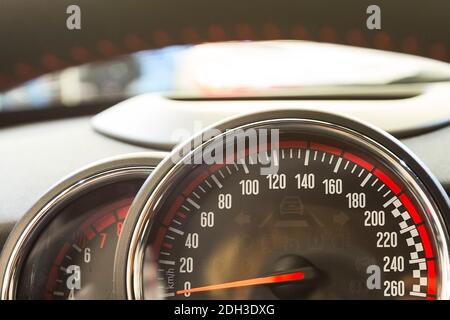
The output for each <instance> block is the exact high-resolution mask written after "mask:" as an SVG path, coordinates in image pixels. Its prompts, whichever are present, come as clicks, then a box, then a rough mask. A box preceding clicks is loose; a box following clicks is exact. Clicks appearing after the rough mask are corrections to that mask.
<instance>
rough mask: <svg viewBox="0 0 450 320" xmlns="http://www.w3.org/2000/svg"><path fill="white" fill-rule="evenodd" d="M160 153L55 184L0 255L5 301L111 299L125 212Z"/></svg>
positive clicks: (109, 163) (114, 162) (127, 159)
mask: <svg viewBox="0 0 450 320" xmlns="http://www.w3.org/2000/svg"><path fill="white" fill-rule="evenodd" d="M161 158H162V155H161V154H158V153H141V154H132V155H127V156H120V157H116V158H114V159H108V160H106V161H103V162H101V163H97V164H95V165H93V166H90V167H88V168H86V169H84V170H81V171H80V172H78V173H76V174H74V175H73V176H71V177H69V178H67V179H65V180H64V181H63V182H61V183H59V184H58V185H56V186H55V187H54V188H53V189H52V190H51V191H49V192H48V193H47V194H46V195H45V196H43V197H42V199H41V200H40V201H39V202H38V203H37V204H36V205H35V206H34V207H33V208H32V209H31V210H30V211H29V212H28V213H27V215H26V216H25V217H24V218H23V219H22V220H21V221H20V222H19V224H18V225H17V226H16V227H15V229H14V230H13V232H12V234H11V236H10V238H9V239H8V242H7V244H6V245H5V248H4V250H3V252H2V260H1V264H0V267H1V273H0V274H2V275H3V278H2V279H1V286H0V288H1V290H2V291H1V295H2V299H48V300H56V299H69V300H75V299H110V298H112V296H113V292H112V289H113V270H114V255H115V253H116V246H117V241H118V239H119V235H120V233H121V230H122V225H123V221H124V219H125V217H126V216H127V214H128V209H129V208H130V205H131V203H132V201H133V199H134V197H135V196H136V194H137V193H138V191H139V189H140V187H141V186H142V184H143V182H144V181H145V179H146V178H147V177H148V175H149V174H150V173H151V171H152V170H153V168H154V167H155V166H156V165H157V164H158V162H159V161H160V160H161Z"/></svg>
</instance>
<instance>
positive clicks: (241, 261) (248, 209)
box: [116, 111, 449, 299]
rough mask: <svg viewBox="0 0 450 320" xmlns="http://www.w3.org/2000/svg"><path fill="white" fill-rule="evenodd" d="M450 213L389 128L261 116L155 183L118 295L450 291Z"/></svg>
mask: <svg viewBox="0 0 450 320" xmlns="http://www.w3.org/2000/svg"><path fill="white" fill-rule="evenodd" d="M448 215H449V204H448V198H447V196H446V195H445V193H444V192H443V191H442V190H441V188H440V187H439V186H438V185H437V183H436V182H435V181H434V179H433V178H431V176H430V175H429V173H428V172H427V171H426V170H425V169H424V167H423V165H421V164H420V163H418V162H417V161H416V160H415V159H414V157H413V156H412V155H411V154H410V153H409V152H408V151H406V150H405V149H404V148H403V147H402V146H401V145H400V144H399V143H398V142H396V141H395V140H394V139H393V138H391V137H390V136H388V135H386V134H384V133H381V132H380V131H378V130H376V129H373V128H371V127H369V126H367V125H364V124H360V123H358V122H355V121H352V120H349V119H346V118H341V117H338V116H334V115H329V114H323V113H316V112H308V111H275V112H264V113H260V114H254V115H248V116H244V117H240V118H236V119H234V120H231V121H227V122H224V123H221V124H220V125H218V126H217V130H215V129H214V128H210V129H208V130H206V131H205V132H203V133H202V134H201V135H200V136H197V137H196V138H194V139H193V140H192V141H190V142H189V143H187V144H185V145H184V146H181V147H179V148H178V149H176V150H175V151H174V152H173V153H172V157H170V158H169V159H167V160H165V161H164V163H163V164H161V166H160V167H158V169H157V170H156V171H155V172H154V173H153V174H152V176H151V177H150V178H149V180H148V181H147V183H146V184H145V186H144V187H143V189H142V191H141V192H140V196H139V198H138V199H137V200H136V202H135V204H134V205H133V208H132V210H131V213H130V216H129V218H128V220H127V223H126V225H125V227H124V234H123V237H122V238H121V240H120V244H119V249H118V250H119V252H120V254H119V255H117V263H118V264H117V266H118V268H119V270H120V271H121V272H118V273H117V274H116V276H117V277H118V278H117V284H118V293H123V294H124V296H122V297H127V298H138V299H141V298H161V297H163V298H167V299H447V298H449V291H448V290H449V289H448V283H449V275H448V269H449V252H448V246H447V245H448V233H447V226H446V221H447V218H448ZM121 266H123V267H122V269H120V267H121ZM120 286H121V287H120Z"/></svg>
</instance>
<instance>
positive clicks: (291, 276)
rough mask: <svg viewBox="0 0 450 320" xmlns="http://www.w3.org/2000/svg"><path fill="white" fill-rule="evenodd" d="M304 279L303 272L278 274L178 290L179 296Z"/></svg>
mask: <svg viewBox="0 0 450 320" xmlns="http://www.w3.org/2000/svg"><path fill="white" fill-rule="evenodd" d="M304 278H305V274H304V273H303V272H291V273H284V274H277V275H275V276H268V277H261V278H253V279H246V280H239V281H232V282H226V283H220V284H213V285H210V286H204V287H197V288H191V289H184V290H178V291H177V294H185V293H194V292H203V291H213V290H222V289H230V288H240V287H248V286H256V285H261V284H271V283H282V282H290V281H299V280H303V279H304Z"/></svg>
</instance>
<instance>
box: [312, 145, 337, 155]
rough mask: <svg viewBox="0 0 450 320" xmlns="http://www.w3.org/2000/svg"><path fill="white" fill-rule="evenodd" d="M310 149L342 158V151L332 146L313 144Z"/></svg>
mask: <svg viewBox="0 0 450 320" xmlns="http://www.w3.org/2000/svg"><path fill="white" fill-rule="evenodd" d="M310 147H311V149H312V150H320V151H323V152H327V153H331V154H334V155H337V156H340V155H341V154H342V150H341V149H339V148H336V147H332V146H328V145H325V144H320V143H313V142H312V143H311V144H310Z"/></svg>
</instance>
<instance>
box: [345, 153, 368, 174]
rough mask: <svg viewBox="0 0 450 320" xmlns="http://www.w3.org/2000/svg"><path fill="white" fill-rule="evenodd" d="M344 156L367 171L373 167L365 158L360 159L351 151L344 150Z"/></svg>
mask: <svg viewBox="0 0 450 320" xmlns="http://www.w3.org/2000/svg"><path fill="white" fill-rule="evenodd" d="M344 158H345V159H347V160H349V161H351V162H353V163H356V164H357V165H359V166H361V167H363V168H364V169H366V170H367V171H372V170H373V168H374V165H373V164H371V163H369V162H367V161H366V160H363V159H361V158H360V157H358V156H355V155H354V154H353V153H350V152H344Z"/></svg>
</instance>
